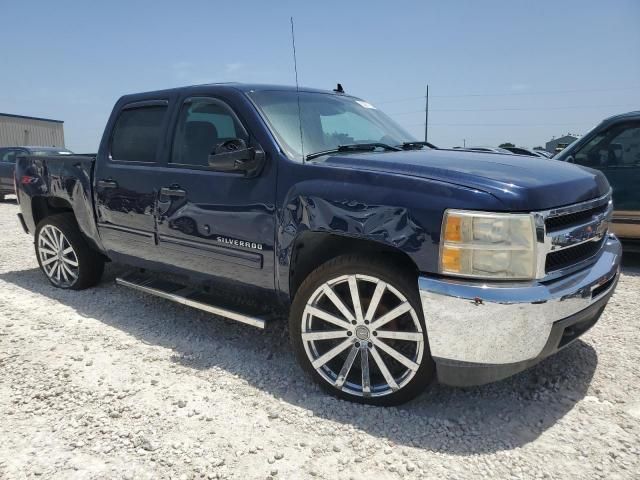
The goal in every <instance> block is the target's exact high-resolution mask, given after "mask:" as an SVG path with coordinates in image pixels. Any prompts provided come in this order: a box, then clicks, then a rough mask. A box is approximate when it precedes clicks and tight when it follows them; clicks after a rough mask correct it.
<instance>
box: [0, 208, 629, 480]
mask: <svg viewBox="0 0 640 480" xmlns="http://www.w3.org/2000/svg"><path fill="white" fill-rule="evenodd" d="M17 211H18V208H17V206H16V205H15V204H14V203H11V202H5V203H2V204H0V379H1V380H0V415H1V417H0V418H1V423H0V439H1V440H0V478H6V479H13V478H16V479H17V478H26V477H34V476H37V477H42V478H64V479H67V478H125V479H133V478H136V479H137V478H184V479H191V478H241V479H253V478H257V479H265V478H271V477H273V478H295V479H298V478H326V479H343V478H344V479H348V478H366V477H369V478H376V479H387V478H389V479H394V478H425V477H427V478H439V479H445V478H447V479H448V478H458V479H462V478H487V477H488V478H563V479H566V478H599V477H600V478H607V479H615V478H620V479H622V478H624V479H627V478H632V477H636V478H640V455H639V454H640V442H639V441H638V440H639V436H640V435H639V434H640V395H639V394H640V386H639V384H638V380H639V377H640V361H639V360H640V349H638V345H639V340H640V326H639V323H638V313H640V295H638V294H639V293H640V259H638V258H637V257H636V258H627V259H625V269H624V273H623V276H622V279H621V281H620V284H619V286H618V290H617V292H616V294H615V296H614V297H613V298H612V300H611V302H610V304H609V306H608V307H607V310H606V311H605V314H604V316H603V317H602V319H601V320H600V322H599V323H598V325H597V326H596V327H595V328H594V329H593V330H592V331H591V332H589V333H587V334H586V335H585V336H584V337H583V338H582V339H581V340H579V341H577V342H576V343H575V344H574V345H573V346H571V347H569V348H567V349H565V350H563V351H562V352H560V353H559V354H558V355H556V356H555V357H552V358H550V359H548V360H546V361H544V362H543V363H541V364H540V365H538V366H536V367H534V368H533V369H531V370H529V371H527V372H524V373H522V374H520V375H518V376H516V377H514V378H512V379H509V380H506V381H503V382H500V383H497V384H493V385H488V386H483V387H478V388H472V389H454V388H447V387H444V386H439V385H434V386H433V387H432V388H430V389H429V390H428V391H427V392H425V393H424V394H423V395H422V396H420V397H419V398H418V399H417V400H415V401H413V402H411V403H409V404H407V405H405V406H403V407H401V408H374V407H367V406H360V405H353V404H349V403H347V402H344V401H339V400H335V399H334V398H332V397H328V396H326V395H325V394H323V393H322V392H320V391H319V389H318V388H316V387H315V386H314V385H312V384H311V382H310V380H309V379H308V378H306V377H305V376H303V375H302V373H301V370H300V369H299V368H298V366H297V365H296V364H295V362H294V358H293V355H292V353H291V351H290V349H289V345H288V340H287V334H286V332H285V331H284V326H283V328H278V327H279V325H276V326H275V327H276V328H272V329H271V330H268V331H265V332H262V331H259V330H257V329H253V328H251V327H247V326H242V325H239V324H235V323H232V322H228V321H225V320H221V319H217V318H214V317H211V316H208V315H206V314H203V313H200V312H198V311H196V310H191V309H188V308H186V307H182V306H179V305H174V304H172V303H170V302H168V301H165V300H161V299H157V298H154V297H150V296H145V295H144V294H139V293H137V292H135V291H132V290H128V289H125V288H123V287H118V286H116V285H115V284H114V282H113V279H114V277H115V275H116V274H117V273H118V271H119V270H120V269H121V267H117V266H113V265H109V266H108V268H107V271H106V274H105V278H104V280H103V282H102V283H101V284H100V285H99V286H98V287H97V288H94V289H91V290H86V291H83V292H66V291H62V290H58V289H55V288H53V287H52V286H50V285H49V283H48V282H47V281H46V280H45V278H44V277H43V276H42V274H41V273H40V271H39V270H38V269H37V264H36V260H35V256H34V254H33V246H32V241H31V238H30V237H29V236H27V235H25V234H24V233H23V232H22V231H21V230H20V228H19V226H18V223H17V221H16V220H15V214H16V213H17Z"/></svg>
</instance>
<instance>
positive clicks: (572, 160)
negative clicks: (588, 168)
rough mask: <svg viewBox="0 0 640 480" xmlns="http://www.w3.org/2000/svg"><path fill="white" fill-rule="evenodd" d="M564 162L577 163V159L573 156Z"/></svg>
mask: <svg viewBox="0 0 640 480" xmlns="http://www.w3.org/2000/svg"><path fill="white" fill-rule="evenodd" d="M564 161H565V162H567V163H576V159H575V158H573V155H569V156H568V157H567V158H565V159H564Z"/></svg>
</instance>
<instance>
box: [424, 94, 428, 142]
mask: <svg viewBox="0 0 640 480" xmlns="http://www.w3.org/2000/svg"><path fill="white" fill-rule="evenodd" d="M424 141H425V142H428V141H429V85H428V84H427V94H426V95H425V104H424Z"/></svg>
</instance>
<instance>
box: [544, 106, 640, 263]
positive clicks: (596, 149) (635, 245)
mask: <svg viewBox="0 0 640 480" xmlns="http://www.w3.org/2000/svg"><path fill="white" fill-rule="evenodd" d="M556 158H557V159H558V160H563V161H565V162H571V163H577V164H578V165H583V166H585V167H590V168H594V169H596V170H600V171H601V172H602V173H604V174H605V175H606V177H607V179H608V180H609V183H610V184H611V188H612V189H613V204H614V206H615V210H614V212H613V223H612V229H613V231H614V232H615V234H616V235H618V236H619V237H620V238H621V239H622V240H626V241H627V242H626V246H625V249H633V250H638V251H640V111H635V112H629V113H623V114H621V115H616V116H614V117H610V118H607V119H605V120H603V121H602V122H601V123H600V124H599V125H598V126H596V127H595V128H594V129H593V130H591V131H590V132H589V133H587V134H586V135H585V136H583V137H582V138H580V139H579V140H576V141H575V142H574V143H573V144H571V145H569V146H568V147H567V148H565V149H564V150H563V151H562V152H561V153H559V154H558V155H557V157H556Z"/></svg>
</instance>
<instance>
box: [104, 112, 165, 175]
mask: <svg viewBox="0 0 640 480" xmlns="http://www.w3.org/2000/svg"><path fill="white" fill-rule="evenodd" d="M166 113H167V106H166V105H150V106H141V107H136V108H128V109H126V110H123V111H122V112H121V113H120V116H119V117H118V120H117V121H116V124H115V126H114V127H113V135H112V137H111V158H112V159H113V160H119V161H128V162H146V163H152V162H155V161H156V152H157V150H158V144H159V143H160V139H161V137H162V128H163V125H164V119H165V116H166Z"/></svg>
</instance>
